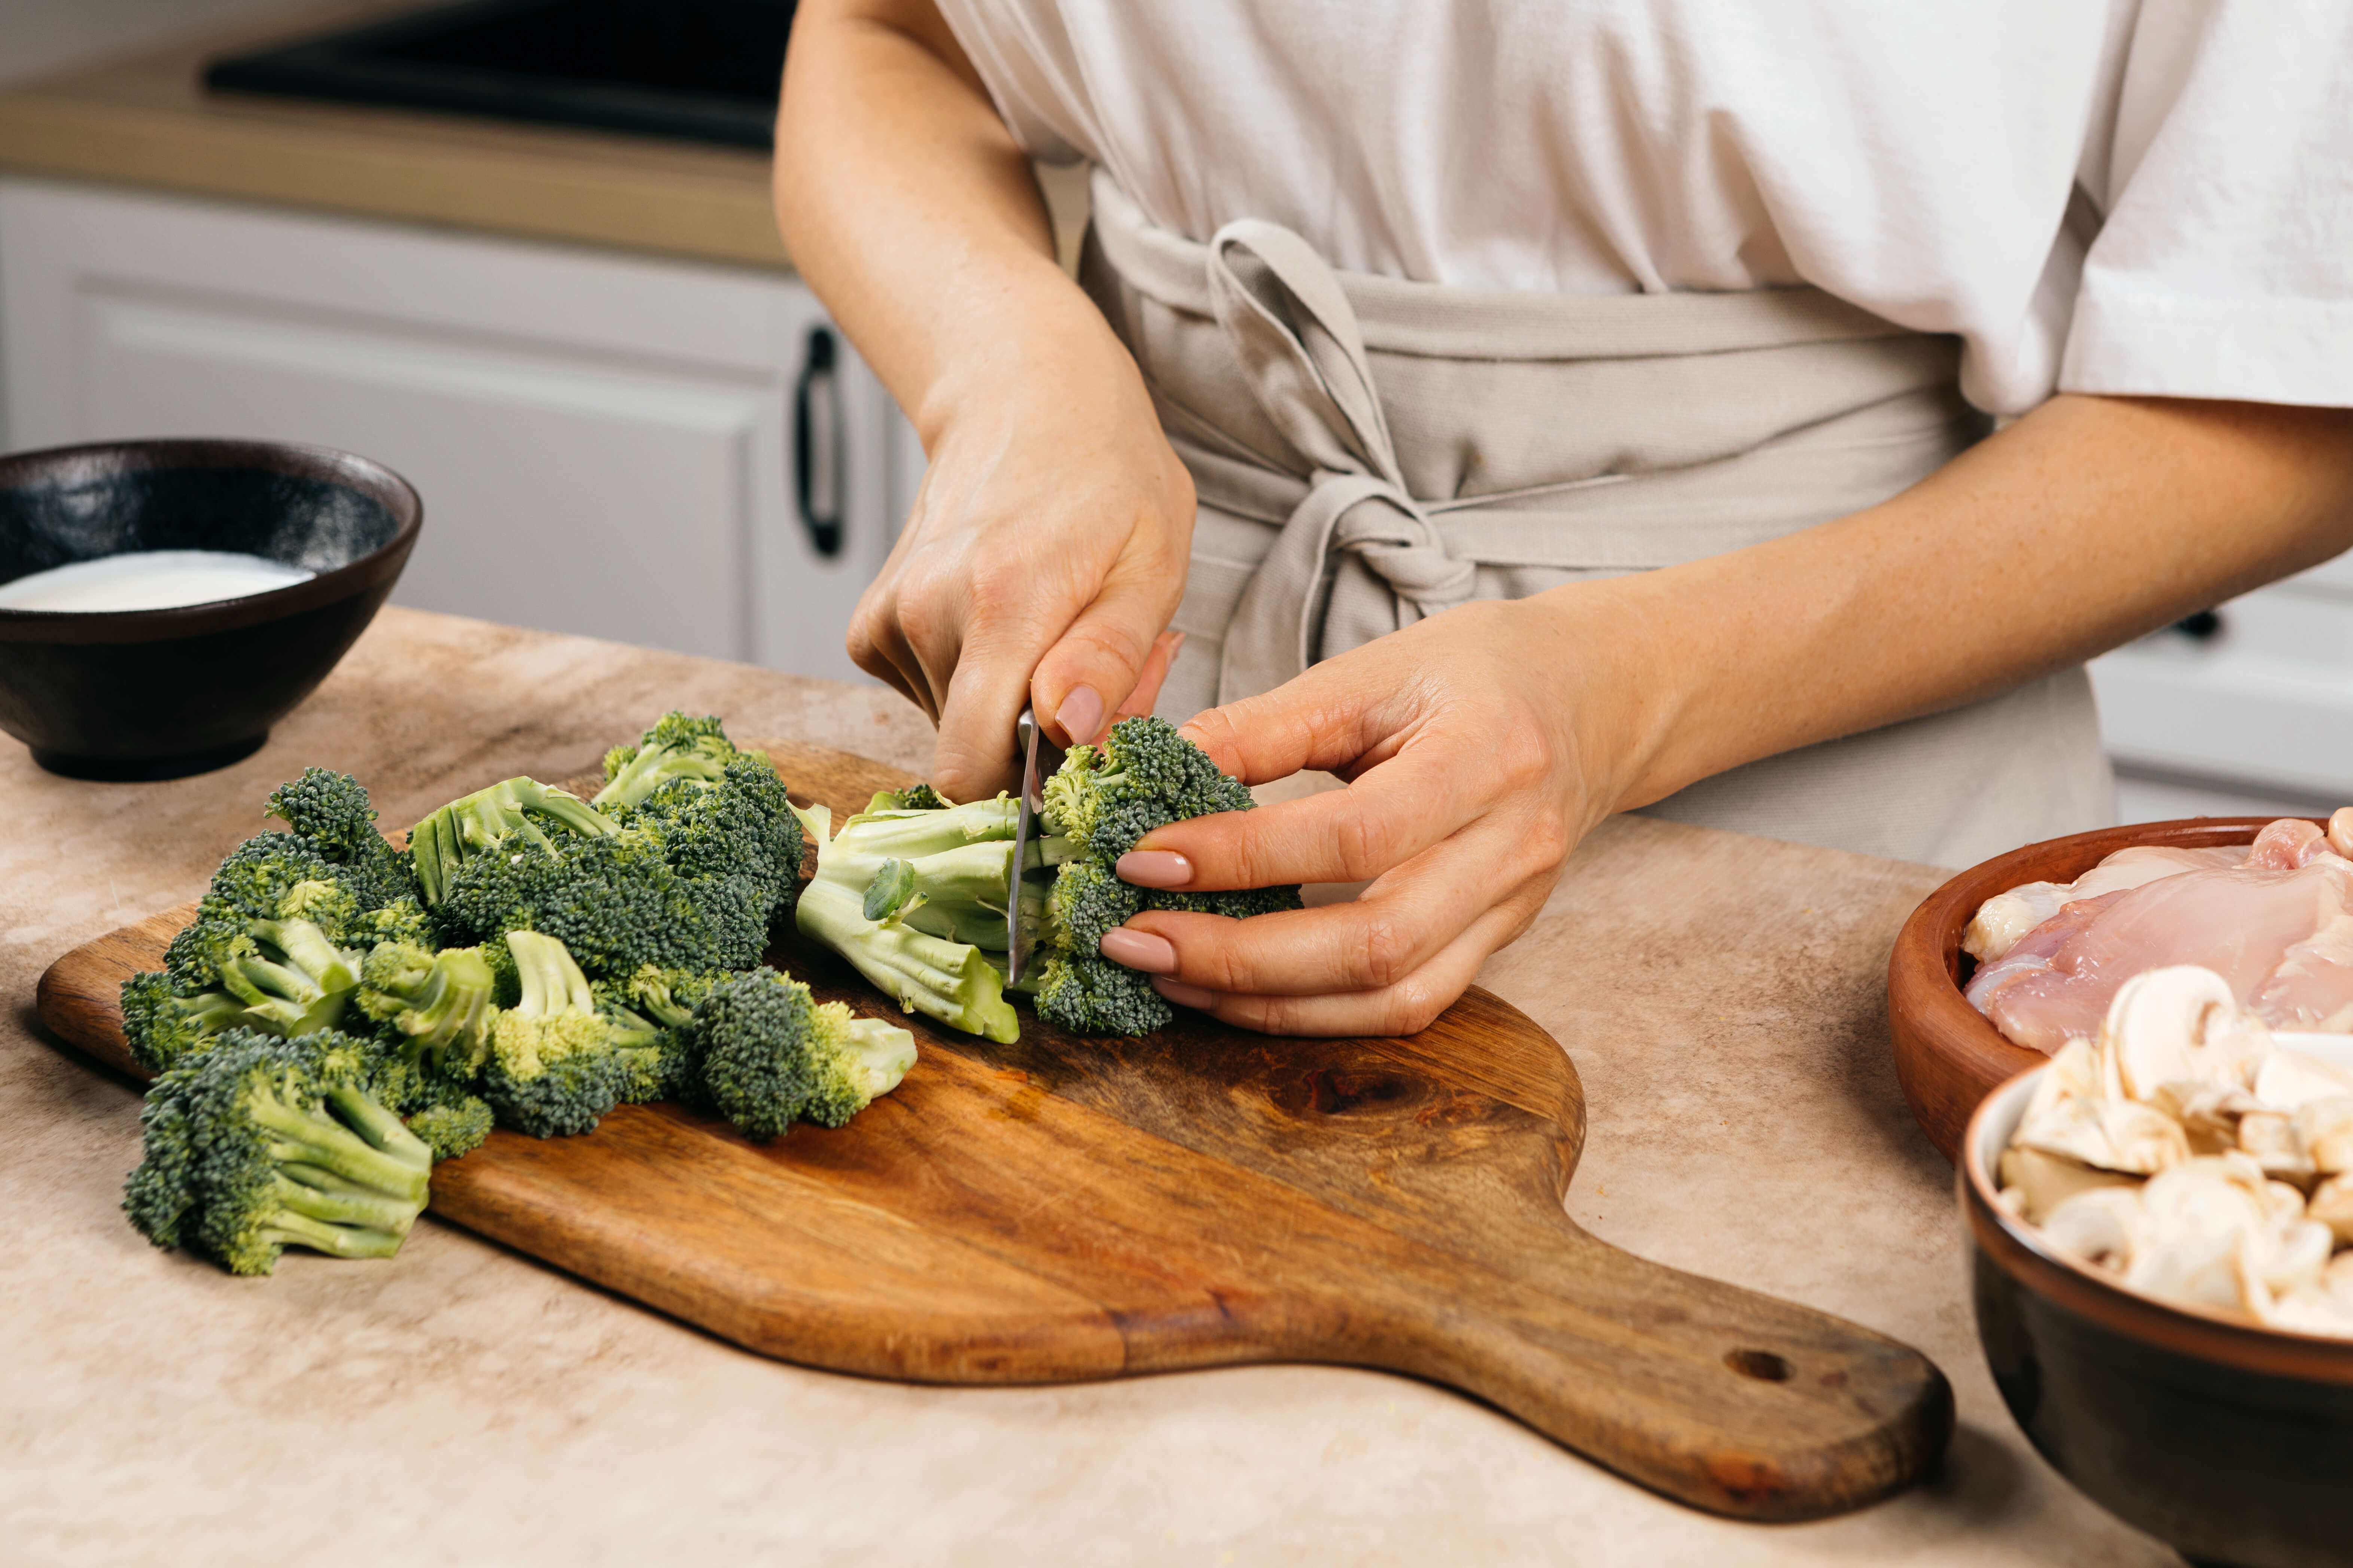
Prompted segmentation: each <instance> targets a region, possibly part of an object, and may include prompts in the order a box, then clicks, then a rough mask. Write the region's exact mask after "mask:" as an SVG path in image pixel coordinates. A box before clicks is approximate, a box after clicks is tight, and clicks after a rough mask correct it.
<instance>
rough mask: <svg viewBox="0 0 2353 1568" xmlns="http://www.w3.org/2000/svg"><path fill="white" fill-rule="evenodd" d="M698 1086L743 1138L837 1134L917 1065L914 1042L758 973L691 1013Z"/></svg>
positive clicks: (783, 979)
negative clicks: (820, 1131)
mask: <svg viewBox="0 0 2353 1568" xmlns="http://www.w3.org/2000/svg"><path fill="white" fill-rule="evenodd" d="M694 1028H695V1033H696V1036H697V1037H698V1040H699V1043H700V1054H701V1057H702V1081H703V1086H704V1088H705V1089H706V1090H707V1091H708V1092H709V1094H710V1096H711V1099H712V1102H713V1103H714V1104H715V1105H716V1106H717V1107H718V1109H719V1110H720V1112H721V1114H723V1115H724V1116H725V1117H726V1118H727V1120H728V1121H732V1122H733V1123H734V1124H735V1125H736V1126H737V1127H738V1128H740V1129H742V1131H744V1135H745V1136H746V1137H750V1138H754V1139H757V1140H759V1141H761V1142H766V1141H767V1140H769V1139H772V1138H776V1137H780V1136H782V1135H783V1133H784V1131H785V1130H786V1128H787V1127H789V1126H791V1125H792V1123H793V1122H795V1121H815V1122H817V1123H818V1124H819V1125H820V1126H825V1127H839V1126H840V1125H841V1124H842V1123H844V1122H846V1121H849V1119H850V1118H851V1117H853V1116H855V1115H857V1114H858V1113H859V1112H860V1111H861V1110H865V1109H866V1107H867V1105H868V1104H869V1103H870V1102H871V1100H873V1099H874V1098H875V1097H876V1096H877V1095H883V1094H888V1093H890V1092H891V1091H892V1089H896V1088H898V1087H899V1081H900V1080H901V1079H903V1078H905V1077H906V1076H907V1069H908V1068H911V1067H913V1065H914V1062H915V1037H914V1036H913V1035H912V1034H910V1033H909V1032H908V1031H907V1030H905V1029H902V1028H899V1027H897V1026H894V1025H892V1024H888V1023H884V1022H883V1021H881V1019H876V1018H853V1017H851V1016H850V1014H849V1008H848V1007H846V1006H844V1005H841V1004H840V1003H839V1002H827V1003H818V1002H817V1001H816V1000H814V999H813V998H812V997H811V996H810V995H809V989H808V987H807V986H806V985H804V984H801V983H800V982H799V981H797V980H795V979H793V978H792V977H791V976H789V975H785V974H779V973H776V971H775V970H773V969H769V968H767V967H765V965H764V966H762V967H761V968H758V969H755V970H753V971H751V972H750V973H746V974H733V975H729V976H727V977H726V978H725V979H723V980H721V981H720V982H719V983H718V984H715V985H713V986H712V988H711V990H710V992H709V994H707V995H705V996H704V997H703V999H702V1004H701V1005H699V1006H697V1007H696V1008H695V1010H694Z"/></svg>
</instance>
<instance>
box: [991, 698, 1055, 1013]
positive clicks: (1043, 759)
mask: <svg viewBox="0 0 2353 1568" xmlns="http://www.w3.org/2000/svg"><path fill="white" fill-rule="evenodd" d="M1013 743H1014V746H1015V748H1016V749H1017V750H1018V751H1019V752H1020V753H1021V799H1020V802H1019V809H1018V811H1017V812H1016V813H1015V815H1014V819H1013V867H1012V875H1011V876H1010V877H1009V878H1008V879H1007V890H1008V892H1009V893H1010V894H1011V895H1012V896H1011V897H1010V898H1008V900H1006V910H1005V983H1006V984H1008V985H1016V984H1020V980H1021V976H1022V974H1023V973H1025V972H1026V971H1027V970H1028V968H1029V949H1030V946H1031V944H1032V943H1033V942H1034V941H1035V933H1034V932H1032V931H1028V930H1026V929H1024V927H1023V926H1022V923H1021V879H1022V877H1023V875H1024V874H1025V873H1026V872H1027V871H1028V869H1029V846H1030V844H1031V843H1032V842H1034V841H1036V840H1038V839H1039V838H1040V837H1042V835H1041V834H1040V833H1039V813H1041V812H1043V811H1044V810H1045V809H1046V780H1047V779H1048V778H1049V777H1050V776H1051V775H1052V773H1053V772H1054V770H1055V769H1057V768H1059V767H1060V766H1061V765H1062V749H1061V748H1060V746H1057V745H1056V744H1054V742H1051V741H1050V740H1048V739H1046V737H1045V734H1044V733H1043V731H1040V730H1039V727H1038V715H1037V714H1036V713H1035V712H1034V711H1033V710H1030V709H1028V708H1024V709H1023V710H1021V717H1020V718H1019V719H1018V720H1016V721H1014V725H1013Z"/></svg>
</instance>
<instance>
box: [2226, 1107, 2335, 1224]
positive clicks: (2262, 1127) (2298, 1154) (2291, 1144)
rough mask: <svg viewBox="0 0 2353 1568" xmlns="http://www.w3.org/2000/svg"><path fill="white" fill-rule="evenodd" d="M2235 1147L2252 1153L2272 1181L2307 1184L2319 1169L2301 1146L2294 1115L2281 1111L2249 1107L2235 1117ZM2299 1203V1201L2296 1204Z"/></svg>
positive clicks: (2300, 1136) (2299, 1133)
mask: <svg viewBox="0 0 2353 1568" xmlns="http://www.w3.org/2000/svg"><path fill="white" fill-rule="evenodd" d="M2239 1148H2240V1149H2241V1150H2242V1152H2245V1153H2247V1154H2249V1155H2251V1156H2253V1159H2254V1162H2255V1163H2257V1164H2258V1165H2261V1166H2262V1167H2263V1174H2264V1175H2266V1176H2269V1177H2270V1178H2271V1179H2272V1180H2273V1181H2274V1182H2285V1183H2288V1184H2291V1185H2294V1186H2296V1187H2309V1186H2310V1185H2311V1184H2312V1181H2313V1178H2314V1177H2315V1176H2316V1175H2317V1174H2318V1172H2317V1171H2316V1170H2315V1169H2314V1167H2313V1163H2312V1153H2311V1151H2309V1150H2308V1149H2306V1147H2305V1143H2304V1134H2303V1133H2301V1132H2299V1131H2296V1125H2295V1118H2294V1117H2292V1116H2289V1115H2287V1114H2286V1113H2284V1112H2283V1111H2277V1110H2250V1111H2248V1112H2247V1113H2246V1114H2245V1115H2244V1116H2242V1117H2240V1118H2239ZM2298 1206H2299V1207H2301V1206H2302V1205H2301V1203H2299V1205H2298Z"/></svg>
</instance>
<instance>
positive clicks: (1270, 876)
mask: <svg viewBox="0 0 2353 1568" xmlns="http://www.w3.org/2000/svg"><path fill="white" fill-rule="evenodd" d="M1550 768H1551V759H1550V751H1549V747H1548V746H1547V745H1546V742H1545V741H1544V740H1543V738H1542V736H1541V735H1539V734H1537V733H1536V732H1535V731H1533V730H1531V731H1526V732H1525V733H1516V732H1515V733H1514V735H1513V736H1510V737H1506V738H1504V739H1501V740H1499V741H1496V742H1490V743H1488V744H1486V745H1483V746H1480V747H1472V746H1471V745H1469V744H1468V743H1466V742H1463V741H1462V740H1461V738H1459V737H1456V736H1453V735H1450V734H1447V733H1444V732H1442V731H1431V732H1427V733H1424V734H1420V735H1418V736H1415V737H1413V738H1412V739H1410V740H1409V742H1408V743H1407V744H1406V745H1405V746H1404V748H1403V749H1402V750H1400V751H1398V752H1397V753H1396V754H1395V755H1394V756H1391V757H1389V758H1388V759H1387V760H1386V761H1384V762H1381V763H1378V764H1377V765H1376V766H1374V767H1371V768H1369V769H1367V770H1366V771H1365V772H1363V773H1359V774H1358V775H1357V776H1356V778H1355V779H1354V780H1353V781H1351V782H1350V783H1349V784H1348V785H1347V787H1346V788H1345V789H1336V790H1325V791H1323V792H1321V793H1320V794H1316V795H1307V796H1305V797H1303V798H1302V799H1299V800H1287V801H1280V802H1277V803H1276V804H1274V805H1265V806H1261V807H1260V808H1259V809H1257V810H1256V811H1240V812H1220V813H1219V814H1217V815H1216V816H1197V817H1193V818H1191V819H1190V820H1188V821H1185V822H1176V823H1171V824H1169V825H1168V826H1166V827H1155V828H1154V829H1153V830H1152V831H1151V832H1149V833H1147V834H1145V836H1144V837H1142V838H1140V839H1138V840H1137V841H1136V847H1135V848H1134V849H1133V850H1131V851H1129V852H1128V853H1127V854H1126V855H1124V856H1122V857H1121V858H1120V860H1119V864H1118V871H1119V874H1120V876H1122V877H1123V878H1125V879H1127V880H1128V881H1131V882H1134V883H1136V884H1138V885H1139V886H1143V887H1150V888H1176V889H1203V890H1207V889H1220V888H1265V887H1274V886H1279V885H1280V884H1282V883H1285V882H1362V881H1368V880H1370V879H1373V878H1375V877H1377V876H1379V875H1381V874H1382V873H1383V872H1385V871H1388V870H1389V869H1390V868H1393V867H1397V866H1402V865H1403V864H1405V863H1406V862H1407V861H1408V860H1410V859H1412V858H1414V857H1415V856H1416V855H1419V854H1420V853H1421V852H1422V851H1423V850H1425V849H1427V848H1429V847H1430V846H1431V845H1433V844H1436V843H1439V842H1440V841H1441V840H1443V839H1446V838H1449V837H1452V836H1453V835H1454V834H1455V833H1457V832H1459V831H1460V830H1461V828H1462V827H1464V826H1467V825H1468V824H1469V823H1471V822H1472V820H1473V819H1475V818H1477V817H1479V816H1483V815H1485V814H1486V812H1487V811H1488V810H1489V809H1490V808H1491V807H1492V806H1493V805H1494V803H1495V802H1497V801H1499V800H1508V799H1510V798H1511V797H1513V796H1514V795H1527V796H1529V797H1530V798H1534V799H1537V800H1543V801H1546V804H1551V803H1550V801H1549V796H1548V794H1547V791H1548V789H1549V788H1550V787H1552V786H1550V785H1549V784H1548V783H1547V781H1548V779H1549V777H1550ZM1530 826H1535V824H1533V823H1532V824H1531V825H1530ZM1556 831H1557V829H1556ZM1563 852H1564V853H1565V852H1566V850H1565V847H1564V848H1563ZM1172 857H1173V858H1172Z"/></svg>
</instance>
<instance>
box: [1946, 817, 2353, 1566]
mask: <svg viewBox="0 0 2353 1568" xmlns="http://www.w3.org/2000/svg"><path fill="white" fill-rule="evenodd" d="M2168 826H2183V825H2180V824H2169V825H2168ZM2086 837H2089V836H2088V835H2087V836H2086ZM2162 842H2167V843H2180V842H2187V841H2185V840H2181V839H2166V840H2163V841H2162ZM2222 842H2224V843H2228V842H2230V841H2229V840H2228V839H2224V840H2222ZM2038 847H2040V846H2038ZM2012 1048H2013V1049H2015V1048H2016V1047H2012ZM2021 1054H2022V1055H2036V1056H2037V1059H2038V1060H2043V1061H2047V1058H2041V1057H2040V1056H2039V1055H2037V1053H2032V1052H2022V1053H2021ZM2041 1071H2042V1069H2040V1068H2037V1069H2033V1070H2030V1071H2028V1072H2025V1073H2021V1074H2020V1075H2019V1076H2018V1077H2017V1078H2016V1079H2012V1080H2011V1081H2010V1082H2009V1083H2007V1084H2004V1085H2001V1086H2000V1087H1999V1088H1998V1089H1996V1090H1995V1092H1994V1093H1992V1094H1990V1095H1989V1096H1987V1097H1986V1099H1985V1100H1984V1102H1983V1104H1982V1105H1981V1106H1980V1107H1979V1108H1978V1112H1977V1114H1976V1116H1975V1118H1974V1119H1973V1120H1972V1121H1970V1123H1969V1125H1968V1131H1967V1133H1966V1135H1965V1142H1964V1148H1965V1152H1966V1154H1967V1159H1966V1160H1965V1162H1964V1163H1963V1164H1962V1166H1961V1171H1960V1180H1959V1186H1960V1201H1961V1214H1962V1217H1963V1219H1964V1221H1965V1222H1966V1224H1967V1226H1968V1236H1969V1252H1970V1268H1971V1276H1972V1279H1971V1283H1972V1287H1973V1295H1974V1305H1975V1308H1976V1312H1977V1322H1978V1342H1979V1343H1980V1344H1981V1345H1982V1346H1983V1347H1984V1349H1985V1354H1986V1360H1987V1362H1988V1363H1989V1365H1990V1366H1991V1368H1992V1370H1993V1378H1994V1383H1995V1384H1996V1385H1997V1386H1998V1387H2000V1390H2001V1396H2002V1400H2003V1402H2004V1403H2005V1404H2007V1405H2009V1406H2010V1414H2011V1415H2014V1416H2016V1417H2017V1418H2018V1424H2019V1426H2021V1428H2022V1429H2023V1430H2024V1431H2025V1433H2026V1436H2027V1437H2028V1439H2029V1440H2030V1441H2031V1442H2032V1443H2033V1445H2034V1447H2036V1448H2037V1449H2038V1450H2040V1451H2041V1453H2042V1457H2043V1458H2046V1459H2048V1460H2050V1461H2051V1463H2052V1467H2053V1468H2056V1469H2057V1470H2058V1471H2059V1473H2060V1474H2061V1475H2063V1476H2065V1477H2066V1478H2067V1479H2069V1480H2070V1481H2073V1483H2074V1484H2075V1485H2076V1486H2077V1487H2079V1488H2081V1489H2083V1491H2084V1494H2085V1495H2086V1496H2088V1497H2090V1498H2091V1500H2093V1501H2094V1502H2096V1503H2098V1504H2099V1505H2100V1506H2101V1507H2103V1508H2105V1509H2106V1510H2109V1511H2110V1512H2112V1513H2114V1514H2116V1516H2117V1517H2118V1518H2119V1519H2122V1520H2124V1521H2126V1522H2127V1523H2130V1524H2132V1525H2135V1526H2137V1528H2139V1529H2141V1530H2145V1531H2147V1532H2148V1533H2149V1534H2151V1535H2154V1536H2156V1537H2157V1538H2158V1540H2160V1541H2162V1542H2166V1543H2167V1544H2168V1545H2169V1546H2171V1547H2173V1548H2174V1550H2176V1551H2178V1552H2180V1553H2181V1554H2182V1555H2183V1556H2185V1557H2187V1558H2189V1560H2190V1561H2191V1562H2192V1563H2200V1564H2212V1565H2221V1564H2233V1565H2237V1568H2321V1565H2323V1564H2328V1565H2331V1568H2335V1565H2339V1564H2342V1563H2346V1562H2348V1560H2353V1552H2348V1542H2353V1485H2348V1482H2347V1479H2346V1478H2347V1476H2348V1472H2353V1340H2342V1339H2326V1338H2322V1337H2320V1336H2317V1335H2313V1334H2298V1333H2289V1332H2286V1331H2281V1330H2275V1329H2264V1328H2259V1327H2256V1326H2255V1325H2253V1324H2252V1323H2246V1322H2242V1321H2237V1320H2234V1319H2231V1318H2226V1317H2224V1316H2222V1315H2221V1314H2220V1313H2213V1312H2207V1311H2203V1310H2199V1309H2197V1308H2194V1307H2176V1306H2172V1305H2169V1304H2168V1303H2166V1302H2164V1301H2159V1300H2154V1299H2152V1298H2150V1297H2147V1296H2143V1295H2140V1294H2138V1293H2137V1292H2136V1291H2131V1290H2126V1289H2124V1288H2123V1287H2122V1286H2121V1285H2119V1284H2117V1283H2116V1282H2115V1281H2114V1280H2113V1279H2110V1278H2109V1277H2108V1276H2106V1275H2105V1274H2103V1273H2102V1272H2101V1271H2100V1270H2098V1269H2096V1268H2092V1267H2090V1266H2089V1265H2087V1264H2084V1263H2079V1262H2077V1261H2076V1260H2074V1259H2073V1258H2068V1257H2066V1256H2064V1255H2063V1254H2061V1253H2059V1252H2057V1251H2055V1250H2053V1249H2052V1247H2050V1246H2049V1245H2048V1244H2047V1243H2045V1242H2044V1240H2043V1239H2042V1237H2041V1236H2040V1235H2038V1234H2037V1233H2036V1232H2035V1231H2034V1230H2033V1229H2032V1228H2031V1226H2025V1225H2022V1224H2021V1223H2020V1222H2019V1221H2017V1220H2015V1219H2013V1218H2011V1217H2010V1215H2008V1214H2006V1213H2004V1212H2003V1211H2002V1209H2001V1208H2000V1205H1998V1204H1997V1203H1996V1202H1995V1189H1994V1179H1993V1173H1994V1170H1995V1167H1996V1163H1997V1161H1998V1160H1999V1158H2000V1152H2001V1150H2002V1148H2003V1147H2004V1146H2005V1145H2006V1144H2008V1143H2009V1142H2010V1134H2011V1133H2012V1132H2014V1131H2016V1130H2017V1127H2018V1122H2019V1119H2020V1117H2021V1115H2023V1114H2024V1112H2025V1110H2026V1101H2027V1100H2028V1098H2029V1097H2030V1096H2031V1094H2032V1092H2033V1089H2034V1085H2035V1083H2036V1082H2037V1081H2038V1079H2040V1077H2041Z"/></svg>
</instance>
